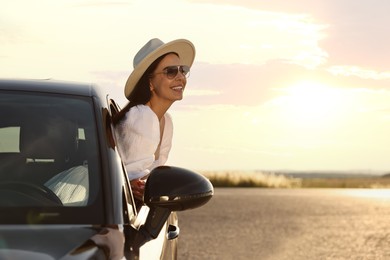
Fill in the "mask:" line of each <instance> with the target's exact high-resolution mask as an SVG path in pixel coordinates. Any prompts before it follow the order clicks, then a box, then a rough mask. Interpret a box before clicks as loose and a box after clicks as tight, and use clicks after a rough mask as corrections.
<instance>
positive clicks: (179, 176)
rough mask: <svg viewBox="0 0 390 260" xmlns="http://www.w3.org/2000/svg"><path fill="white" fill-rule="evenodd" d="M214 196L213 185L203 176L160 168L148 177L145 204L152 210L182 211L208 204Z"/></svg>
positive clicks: (173, 168)
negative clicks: (159, 208)
mask: <svg viewBox="0 0 390 260" xmlns="http://www.w3.org/2000/svg"><path fill="white" fill-rule="evenodd" d="M213 194H214V188H213V185H212V184H211V182H210V181H209V180H208V179H207V178H206V177H204V176H203V175H201V174H198V173H195V172H192V171H190V170H187V169H183V168H179V167H173V166H160V167H157V168H155V169H154V170H153V171H152V172H151V173H150V176H149V177H148V180H147V182H146V186H145V195H144V202H145V204H146V205H148V206H149V207H150V208H154V207H161V208H166V209H169V210H171V211H182V210H187V209H193V208H197V207H200V206H202V205H204V204H206V203H207V202H208V201H209V200H210V199H211V197H212V196H213Z"/></svg>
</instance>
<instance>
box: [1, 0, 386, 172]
mask: <svg viewBox="0 0 390 260" xmlns="http://www.w3.org/2000/svg"><path fill="white" fill-rule="evenodd" d="M0 6H1V8H0V77H2V78H38V79H40V78H44V79H46V78H52V79H59V80H71V81H81V82H89V83H94V84H97V85H99V86H101V87H102V88H104V89H105V90H106V92H107V93H109V94H110V96H111V97H112V98H114V99H115V100H116V101H117V102H118V103H119V105H120V106H124V105H125V104H126V99H125V97H124V93H123V89H124V85H125V82H126V80H127V77H128V75H129V74H130V73H131V71H132V69H133V68H132V63H133V57H134V55H135V54H136V52H137V51H138V50H139V49H140V48H141V47H142V46H143V45H144V44H145V43H146V42H147V41H148V40H149V39H151V38H159V39H161V40H162V41H164V42H168V41H171V40H175V39H179V38H185V39H188V40H190V41H192V42H193V43H194V45H195V47H196V58H195V62H194V64H193V66H192V68H191V75H190V77H189V79H188V83H187V87H186V90H185V94H184V99H183V100H182V101H179V102H175V103H174V104H173V106H172V107H171V109H170V114H171V115H172V117H173V120H174V140H173V147H172V150H171V154H170V157H169V160H168V162H167V164H170V165H176V166H180V167H186V168H190V169H194V170H264V171H279V170H294V171H349V172H362V171H364V172H366V171H369V172H390V160H389V158H388V157H389V155H390V138H389V133H390V49H389V47H388V46H390V34H389V33H388V32H389V31H388V25H389V24H390V16H389V15H388V10H390V1H387V0H326V1H323V0H299V1H285V0H273V1H253V0H252V1H250V0H219V1H218V0H213V1H211V0H192V1H191V0H188V1H186V0H165V1H158V0H149V1H143V0H140V1H130V0H116V1H115V0H112V1H108V0H56V1H52V0H41V1H39V2H37V1H29V0H0Z"/></svg>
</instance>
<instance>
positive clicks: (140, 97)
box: [113, 52, 178, 125]
mask: <svg viewBox="0 0 390 260" xmlns="http://www.w3.org/2000/svg"><path fill="white" fill-rule="evenodd" d="M170 53H172V52H170ZM170 53H166V54H164V55H162V56H160V57H158V58H157V59H156V60H155V61H154V62H153V63H152V64H150V66H149V67H148V68H147V69H146V70H145V72H144V74H143V75H142V76H141V78H140V79H139V80H138V82H137V84H136V85H135V87H134V89H133V91H132V92H131V94H130V96H129V98H128V99H129V103H127V105H126V106H125V107H124V108H123V109H122V110H121V111H119V112H118V113H117V114H115V115H114V117H113V123H114V125H116V124H118V123H119V122H120V121H121V120H122V119H123V118H124V116H125V114H126V113H127V112H128V111H129V110H130V108H132V107H134V106H137V105H145V104H146V103H148V102H149V100H150V98H151V97H152V92H151V91H150V88H149V79H150V75H151V74H152V73H153V71H154V70H155V69H156V68H157V66H158V64H159V63H160V62H161V60H162V59H164V57H165V56H167V55H168V54H170ZM174 54H176V55H178V54H177V53H174Z"/></svg>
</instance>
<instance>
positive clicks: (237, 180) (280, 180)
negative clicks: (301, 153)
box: [202, 171, 301, 188]
mask: <svg viewBox="0 0 390 260" xmlns="http://www.w3.org/2000/svg"><path fill="white" fill-rule="evenodd" d="M202 174H203V175H204V176H206V177H207V178H208V179H209V180H210V181H211V183H212V184H213V185H214V187H262V188H299V187H301V179H297V178H290V177H286V176H284V175H276V174H273V173H262V172H241V171H224V172H219V171H208V172H202Z"/></svg>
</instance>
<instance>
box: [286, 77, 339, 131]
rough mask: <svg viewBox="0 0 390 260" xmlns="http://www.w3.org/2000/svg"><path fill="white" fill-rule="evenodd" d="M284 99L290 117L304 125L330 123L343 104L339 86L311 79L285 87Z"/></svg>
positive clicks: (287, 114)
mask: <svg viewBox="0 0 390 260" xmlns="http://www.w3.org/2000/svg"><path fill="white" fill-rule="evenodd" d="M283 100H284V102H283V104H282V105H283V106H284V108H285V109H286V111H285V113H286V116H287V117H288V119H289V120H293V121H295V122H296V123H299V124H304V125H306V124H311V125H312V124H322V123H329V122H328V121H329V120H335V119H336V117H337V116H338V113H339V112H340V110H341V108H342V106H343V103H342V102H341V93H340V91H338V89H337V88H332V87H329V86H326V85H323V84H320V83H317V82H309V81H304V82H300V83H297V84H294V85H291V86H289V87H288V88H286V89H284V96H283Z"/></svg>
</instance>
